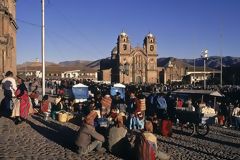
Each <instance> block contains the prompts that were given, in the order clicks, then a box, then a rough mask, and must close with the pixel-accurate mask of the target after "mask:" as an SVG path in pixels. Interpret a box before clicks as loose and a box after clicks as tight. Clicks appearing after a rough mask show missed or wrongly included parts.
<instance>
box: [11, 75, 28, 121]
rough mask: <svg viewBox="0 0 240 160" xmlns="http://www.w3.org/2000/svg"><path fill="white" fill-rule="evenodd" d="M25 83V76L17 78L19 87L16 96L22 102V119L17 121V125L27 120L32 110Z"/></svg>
mask: <svg viewBox="0 0 240 160" xmlns="http://www.w3.org/2000/svg"><path fill="white" fill-rule="evenodd" d="M24 81H25V78H24V77H23V76H17V82H18V87H17V90H16V92H15V96H16V98H17V99H19V100H20V118H17V119H16V122H15V123H16V124H19V123H21V122H22V121H25V120H26V119H27V117H28V113H29V108H30V102H29V97H28V91H27V87H26V86H25V84H24Z"/></svg>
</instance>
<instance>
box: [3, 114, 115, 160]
mask: <svg viewBox="0 0 240 160" xmlns="http://www.w3.org/2000/svg"><path fill="white" fill-rule="evenodd" d="M78 128H79V127H78V126H77V125H75V124H72V123H58V122H56V121H53V120H50V121H44V120H43V119H42V118H41V117H39V116H35V115H34V116H32V117H31V118H29V120H28V121H27V122H26V123H25V122H24V123H22V124H19V125H17V126H16V125H15V124H14V123H13V121H12V120H10V119H8V118H5V117H2V118H0V159H17V160H18V159H19V160H20V159H24V160H25V159H83V160H86V159H91V160H94V159H98V160H105V159H109V160H110V159H111V160H112V159H113V160H115V159H119V158H117V157H114V156H113V155H111V154H109V153H105V154H102V155H100V154H97V153H92V154H90V155H87V156H83V157H79V156H78V154H77V153H76V152H75V146H74V139H75V137H76V133H77V130H78Z"/></svg>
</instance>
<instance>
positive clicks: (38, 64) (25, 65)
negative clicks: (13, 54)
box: [17, 62, 56, 68]
mask: <svg viewBox="0 0 240 160" xmlns="http://www.w3.org/2000/svg"><path fill="white" fill-rule="evenodd" d="M45 65H46V66H48V65H56V63H53V62H45ZM38 66H42V62H25V63H23V64H18V65H17V68H23V67H38Z"/></svg>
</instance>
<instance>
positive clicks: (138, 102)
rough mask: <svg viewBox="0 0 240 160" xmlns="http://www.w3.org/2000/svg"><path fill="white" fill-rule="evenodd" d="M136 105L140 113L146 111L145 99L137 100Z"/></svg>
mask: <svg viewBox="0 0 240 160" xmlns="http://www.w3.org/2000/svg"><path fill="white" fill-rule="evenodd" d="M137 105H138V108H140V109H141V111H145V110H146V99H145V98H143V99H138V101H137Z"/></svg>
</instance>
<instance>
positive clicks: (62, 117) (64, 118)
mask: <svg viewBox="0 0 240 160" xmlns="http://www.w3.org/2000/svg"><path fill="white" fill-rule="evenodd" d="M67 120H68V114H67V113H61V112H59V113H58V121H59V122H67Z"/></svg>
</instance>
